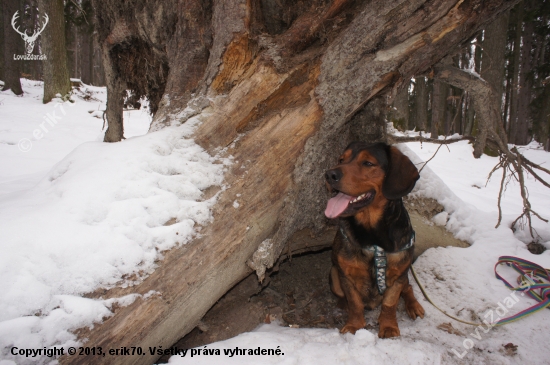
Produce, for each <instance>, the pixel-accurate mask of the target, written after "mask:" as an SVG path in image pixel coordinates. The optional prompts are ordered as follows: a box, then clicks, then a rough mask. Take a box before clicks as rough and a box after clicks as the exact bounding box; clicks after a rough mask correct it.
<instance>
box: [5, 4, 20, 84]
mask: <svg viewBox="0 0 550 365" xmlns="http://www.w3.org/2000/svg"><path fill="white" fill-rule="evenodd" d="M2 4H3V10H4V12H3V19H2V20H3V23H4V24H3V29H4V56H3V57H4V87H3V88H2V90H10V89H11V91H12V92H13V93H14V94H15V95H21V94H23V89H22V88H21V80H20V77H21V75H20V68H21V62H22V61H20V60H14V55H16V54H18V53H19V52H18V50H19V42H23V40H22V39H21V37H20V36H19V35H18V34H17V33H16V32H15V30H13V28H12V26H11V21H12V17H13V16H14V15H15V12H16V11H18V10H19V1H14V0H2ZM20 19H21V15H19V18H18V19H17V20H20Z"/></svg>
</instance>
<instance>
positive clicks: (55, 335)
mask: <svg viewBox="0 0 550 365" xmlns="http://www.w3.org/2000/svg"><path fill="white" fill-rule="evenodd" d="M22 82H23V89H24V91H25V94H24V96H23V97H15V96H14V95H13V94H12V93H11V92H10V91H7V92H0V154H1V156H2V158H1V159H0V232H1V233H0V235H1V236H0V238H1V239H0V252H1V255H0V291H1V292H2V296H0V364H1V365H6V364H14V363H17V364H27V363H33V364H35V363H48V362H49V361H50V360H52V359H49V358H46V357H42V358H38V359H37V358H35V359H32V360H31V359H27V360H26V359H24V358H23V357H21V356H13V355H11V354H10V353H9V349H10V348H11V347H13V346H17V347H19V348H34V349H41V348H44V347H46V348H51V347H52V346H64V347H65V348H67V347H68V346H78V345H79V344H78V343H77V342H76V341H77V338H76V336H75V334H74V333H75V331H76V330H77V329H79V328H82V327H93V326H94V324H96V323H99V322H101V321H102V320H103V319H104V318H106V317H108V316H110V315H112V312H111V309H112V308H113V306H125V305H129V304H131V303H133V302H135V301H145V300H148V299H149V298H152V297H155V296H158V295H161V293H159V292H156V291H150V292H148V293H146V294H143V295H140V294H138V293H134V294H129V295H126V296H124V297H121V298H110V299H91V298H87V297H85V296H84V295H85V294H86V293H90V292H94V291H96V290H98V289H101V288H110V287H113V286H115V285H120V286H126V287H128V286H130V287H131V286H132V285H135V284H137V283H139V282H140V280H142V279H143V278H144V277H145V276H147V275H148V273H150V272H151V271H152V270H154V269H155V267H156V265H157V264H158V261H159V260H161V259H162V253H163V252H164V251H165V250H168V249H170V248H172V247H175V246H176V245H180V244H185V243H186V242H188V241H189V240H190V239H191V238H193V237H194V236H195V235H197V234H200V233H199V227H200V226H201V225H204V224H208V222H210V221H211V219H212V216H211V213H210V209H211V208H212V206H213V204H214V203H215V201H216V196H214V197H213V198H210V199H204V197H203V191H204V190H205V189H207V188H208V187H210V186H221V188H222V189H223V188H224V187H223V179H222V178H223V173H224V171H225V166H226V165H227V164H229V163H230V160H223V159H221V158H219V157H216V156H210V155H208V154H207V153H206V152H205V151H204V150H202V149H201V148H200V147H199V146H198V145H196V144H195V143H194V142H193V141H192V140H191V139H189V138H188V137H189V135H190V134H191V133H192V131H193V128H194V127H195V126H196V125H197V124H198V123H200V118H201V116H200V115H197V116H195V117H193V118H191V119H190V120H189V121H188V122H187V123H186V124H184V125H173V126H172V127H168V128H165V129H163V130H160V131H156V132H150V133H147V131H148V129H149V124H150V121H151V119H150V117H149V115H148V114H147V113H146V111H145V110H132V111H126V112H124V123H125V136H126V137H127V139H126V140H124V141H123V142H120V143H114V144H106V143H102V142H101V141H102V139H103V133H104V132H102V126H103V119H102V110H104V109H105V97H106V94H105V89H104V88H97V87H92V86H87V85H84V86H83V88H84V89H85V90H87V92H86V93H83V94H81V96H84V95H85V94H87V95H91V96H92V97H91V98H88V100H87V101H84V100H82V99H81V98H78V97H75V96H73V97H72V98H73V99H74V101H75V102H74V103H70V102H63V101H62V100H60V99H59V100H55V101H54V102H52V103H49V104H46V105H44V104H42V102H41V90H42V85H41V84H40V83H39V82H35V81H28V80H24V79H23V80H22ZM142 105H144V103H142ZM53 120H55V121H56V122H53ZM173 124H177V123H173ZM37 131H38V132H37ZM399 133H401V135H406V136H415V135H419V132H417V131H407V132H399ZM423 135H424V136H426V137H428V134H423ZM458 137H459V136H458V135H457V136H453V137H452V138H458ZM21 141H23V142H21ZM437 147H438V146H437V145H432V144H429V143H423V144H419V143H408V144H405V145H401V146H400V147H399V148H401V149H402V151H404V153H406V154H407V155H408V156H409V157H410V158H411V160H412V161H413V162H414V163H415V164H417V166H419V167H420V166H422V165H423V161H426V160H428V159H429V158H430V157H431V156H432V155H433V153H434V152H435V150H436V149H437ZM520 149H521V150H522V151H523V152H524V153H525V155H526V156H527V157H528V158H529V159H531V160H532V161H534V162H537V163H542V164H544V165H545V166H548V165H549V164H550V154H548V153H546V152H544V151H542V150H541V149H540V148H539V146H537V145H536V144H531V145H528V146H525V147H521V148H520ZM496 163H497V158H494V157H489V156H486V155H483V156H482V157H481V158H480V159H477V160H476V159H474V158H473V157H472V147H471V145H469V144H468V142H466V141H462V142H457V143H453V144H450V145H448V146H443V147H442V148H441V149H440V150H439V153H438V155H437V156H436V157H435V158H434V159H433V160H431V161H430V162H429V164H428V166H427V167H426V168H424V170H423V171H422V173H421V178H420V180H419V181H418V183H417V186H416V187H415V189H414V191H413V192H412V193H411V194H413V195H418V196H424V197H430V198H434V199H436V200H438V201H439V202H440V203H441V204H442V205H443V207H444V211H443V212H441V213H439V214H438V215H437V216H435V217H434V219H433V221H434V223H435V224H438V225H442V226H445V227H446V228H447V229H448V230H449V231H450V232H452V233H453V234H454V235H455V236H456V237H458V238H460V239H463V240H465V241H467V242H469V243H470V244H471V245H472V246H471V247H469V248H457V247H448V248H433V249H429V250H428V251H426V252H425V253H424V254H423V255H422V256H421V257H419V258H418V260H417V261H416V262H415V264H414V267H415V269H416V271H417V273H418V275H419V277H420V280H421V281H422V282H423V285H424V286H425V288H426V290H427V291H428V293H429V294H430V296H431V297H432V299H433V300H435V301H436V303H437V304H438V305H439V306H440V307H441V308H443V309H444V310H446V311H447V312H449V313H450V314H452V315H454V316H458V317H460V318H462V319H465V320H468V321H476V322H478V321H483V320H489V322H491V320H490V318H489V317H490V316H491V315H492V316H493V320H496V319H497V317H498V316H500V315H501V314H502V315H506V316H507V315H510V314H513V313H517V312H519V311H521V310H523V309H525V308H527V307H529V306H531V305H532V304H533V301H532V300H531V299H529V298H527V297H524V296H521V294H520V293H517V294H516V297H517V299H518V300H517V301H516V300H515V299H514V297H513V296H512V294H513V293H512V292H511V291H509V290H508V289H507V288H506V287H505V286H504V284H503V283H502V282H501V281H499V280H497V279H496V278H495V276H494V272H493V266H494V264H495V262H496V261H497V259H498V257H499V256H502V255H512V256H519V257H522V258H524V259H527V260H530V261H534V262H536V263H538V264H540V265H542V266H544V267H550V251H547V252H545V253H543V254H541V255H538V256H536V255H532V254H531V253H530V252H529V251H528V250H527V249H526V247H525V243H527V242H530V241H531V240H532V239H531V237H530V236H529V234H528V233H527V231H526V230H525V229H520V230H518V231H516V232H515V233H514V232H512V231H511V230H510V229H509V228H508V227H509V225H510V223H511V222H512V221H513V220H514V219H515V218H516V217H517V216H518V215H519V214H520V213H521V210H522V205H521V199H520V196H519V188H518V186H517V184H515V183H514V182H510V183H509V184H508V186H507V190H506V192H505V195H504V197H503V202H502V207H503V213H504V216H503V222H502V224H501V226H500V227H499V228H497V229H495V228H494V226H495V224H496V222H497V216H498V213H497V208H496V201H497V196H498V189H499V186H500V176H501V172H500V171H497V172H496V173H495V174H494V177H493V178H492V179H491V180H490V181H489V182H488V183H487V184H486V177H487V174H488V173H489V171H491V169H492V168H493V166H494V165H495V164H496ZM527 186H528V189H529V196H530V199H531V202H532V204H533V209H535V211H537V212H539V213H540V214H541V215H543V216H544V217H547V218H548V217H550V195H549V194H548V190H547V189H546V188H545V187H543V186H542V184H540V183H538V182H535V181H534V179H532V178H531V177H528V178H527ZM237 198H239V196H237ZM233 207H234V208H235V209H237V208H239V207H240V203H239V201H238V199H236V200H235V201H234V204H233ZM231 209H233V208H231ZM534 226H535V228H536V231H537V234H538V235H539V236H540V237H539V238H538V239H539V241H540V242H541V243H543V244H544V245H545V246H546V247H548V248H550V225H549V224H548V223H544V222H542V221H540V220H537V219H536V218H535V219H534ZM271 244H272V241H271V240H270V239H267V240H265V241H264V242H262V244H261V245H260V248H259V250H258V251H257V252H256V253H255V255H257V256H258V258H259V259H261V258H262V257H263V255H265V252H267V251H268V250H267V249H268V248H269V245H271ZM499 272H501V273H503V275H504V276H506V278H507V279H508V280H509V281H510V280H513V279H514V278H515V276H514V275H513V273H511V272H510V271H509V270H507V268H505V267H501V268H499ZM411 281H412V278H411ZM413 287H414V289H415V294H416V297H417V298H418V299H419V301H420V302H421V304H422V305H423V307H424V309H425V310H426V316H425V318H424V319H417V320H416V321H413V320H411V319H409V318H408V316H407V315H406V313H405V311H404V306H403V303H401V304H400V306H399V308H398V313H397V316H398V323H399V326H400V331H401V337H399V338H394V339H379V338H378V337H377V328H376V326H375V328H373V329H368V330H367V329H363V330H360V331H358V332H357V333H356V334H355V335H351V334H345V335H341V334H339V332H338V330H337V329H330V330H327V329H307V328H288V327H282V326H280V325H277V324H269V325H261V326H260V327H258V328H257V329H256V330H255V331H252V332H248V333H243V334H241V335H239V336H237V337H234V338H232V339H228V340H226V341H221V342H218V343H214V344H209V345H207V346H202V347H200V348H197V349H195V353H196V354H198V353H199V352H200V353H201V355H195V356H193V357H192V358H190V356H191V354H190V352H188V353H187V355H186V356H185V357H182V356H181V354H180V355H176V356H173V357H171V358H170V363H172V364H178V363H193V364H219V363H224V364H225V363H228V364H230V363H239V364H241V363H242V364H247V363H250V364H252V363H253V364H273V363H277V364H279V363H280V364H315V365H324V364H335V363H339V364H358V363H372V364H465V363H467V364H523V363H529V364H545V363H547V362H548V358H549V356H550V350H549V349H548V347H546V346H544V345H545V341H546V340H547V338H548V333H549V332H550V315H548V312H547V311H541V312H538V313H536V314H534V315H532V316H529V317H527V318H525V319H522V320H520V321H517V322H514V323H511V324H508V325H506V326H503V327H494V328H490V327H487V326H486V325H484V326H482V327H472V326H468V325H465V324H462V323H458V322H455V321H452V320H450V319H449V318H447V317H445V316H444V315H443V314H441V313H440V312H438V311H437V310H436V309H435V308H434V307H432V306H431V305H430V304H429V303H428V302H427V301H426V300H425V299H424V298H423V297H422V294H421V293H420V291H419V289H418V287H417V286H416V284H413ZM505 311H507V313H503V312H505ZM379 312H380V309H377V310H374V311H370V312H368V311H367V312H365V315H366V317H367V318H366V319H367V323H370V324H375V323H376V321H377V318H378V315H379ZM447 323H452V328H451V327H450V326H449V325H447ZM441 325H443V326H441ZM438 327H439V328H438ZM445 328H446V329H447V330H448V331H447V330H445ZM453 328H454V330H452V329H453ZM508 343H513V344H514V345H517V346H518V349H517V354H516V355H510V354H508V353H507V352H506V350H505V348H504V347H503V345H505V344H508ZM89 345H90V346H93V344H89ZM130 345H131V344H130ZM237 347H238V348H239V349H241V350H242V349H247V351H248V350H255V349H258V348H260V350H261V349H266V350H269V349H271V350H273V351H274V350H277V349H278V350H280V352H281V354H280V355H233V356H231V357H230V355H229V354H228V355H225V354H224V350H227V351H229V350H231V351H235V349H236V348H237ZM208 349H210V350H213V349H220V355H204V352H206V353H208V351H207V350H208ZM205 350H206V351H205ZM260 350H258V351H260ZM233 353H234V352H233ZM54 363H55V361H54Z"/></svg>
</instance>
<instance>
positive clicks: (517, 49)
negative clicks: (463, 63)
mask: <svg viewBox="0 0 550 365" xmlns="http://www.w3.org/2000/svg"><path fill="white" fill-rule="evenodd" d="M524 6H525V1H521V2H520V4H519V5H518V6H517V7H516V9H515V38H514V48H513V52H514V57H513V60H512V65H513V66H512V67H511V69H512V77H511V78H512V84H511V90H510V117H509V123H510V125H509V128H508V130H509V135H508V137H509V140H510V142H511V143H516V141H517V138H518V137H517V136H518V125H517V120H518V108H519V82H520V61H521V35H522V29H523V15H524V11H523V10H524Z"/></svg>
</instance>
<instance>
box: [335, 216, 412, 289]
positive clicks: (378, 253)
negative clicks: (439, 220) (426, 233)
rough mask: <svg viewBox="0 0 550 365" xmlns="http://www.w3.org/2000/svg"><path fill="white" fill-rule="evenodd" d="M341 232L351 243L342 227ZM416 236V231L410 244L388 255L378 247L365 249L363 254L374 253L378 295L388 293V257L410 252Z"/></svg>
mask: <svg viewBox="0 0 550 365" xmlns="http://www.w3.org/2000/svg"><path fill="white" fill-rule="evenodd" d="M340 232H341V233H342V235H343V236H344V238H345V239H346V240H348V241H349V238H348V236H347V235H346V232H344V229H343V228H342V226H340ZM415 236H416V234H415V233H414V231H412V235H411V239H410V240H409V242H408V243H407V244H406V245H405V247H403V248H402V249H400V250H399V251H396V252H391V253H386V251H385V250H384V249H383V248H382V247H380V246H377V245H373V246H368V247H365V248H363V253H365V254H367V253H368V252H374V265H373V271H374V277H375V278H376V287H377V288H378V293H380V295H382V294H384V292H385V291H386V266H387V265H388V258H387V256H386V255H392V254H394V253H398V252H401V251H405V250H408V249H409V248H411V247H412V246H413V245H414V242H415Z"/></svg>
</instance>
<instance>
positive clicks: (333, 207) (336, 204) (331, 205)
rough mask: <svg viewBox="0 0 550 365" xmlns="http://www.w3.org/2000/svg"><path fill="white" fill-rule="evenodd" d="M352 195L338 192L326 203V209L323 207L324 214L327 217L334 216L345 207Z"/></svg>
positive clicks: (340, 212)
mask: <svg viewBox="0 0 550 365" xmlns="http://www.w3.org/2000/svg"><path fill="white" fill-rule="evenodd" d="M351 199H353V196H349V195H346V194H344V193H338V195H336V196H335V197H334V198H332V199H330V200H329V201H328V203H327V209H325V215H326V216H327V218H336V217H338V216H339V215H340V214H342V212H343V211H344V210H346V208H347V207H348V204H349V202H350V200H351Z"/></svg>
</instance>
